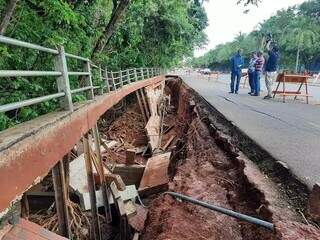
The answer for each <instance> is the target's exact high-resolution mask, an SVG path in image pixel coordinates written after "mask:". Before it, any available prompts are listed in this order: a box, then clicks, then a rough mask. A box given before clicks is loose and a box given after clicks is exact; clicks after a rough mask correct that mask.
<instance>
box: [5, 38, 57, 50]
mask: <svg viewBox="0 0 320 240" xmlns="http://www.w3.org/2000/svg"><path fill="white" fill-rule="evenodd" d="M0 43H5V44H9V45H13V46H18V47H24V48H31V49H35V50H38V51H42V52H47V53H53V54H58V53H59V52H58V50H56V49H51V48H46V47H42V46H40V45H36V44H32V43H27V42H23V41H20V40H17V39H13V38H9V37H5V36H2V35H0Z"/></svg>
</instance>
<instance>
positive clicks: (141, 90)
mask: <svg viewBox="0 0 320 240" xmlns="http://www.w3.org/2000/svg"><path fill="white" fill-rule="evenodd" d="M139 91H140V93H141V98H142V102H143V105H144V107H145V111H146V116H147V119H148V118H149V117H150V116H151V114H150V111H149V105H148V101H147V100H146V96H145V94H144V89H143V88H141V89H139Z"/></svg>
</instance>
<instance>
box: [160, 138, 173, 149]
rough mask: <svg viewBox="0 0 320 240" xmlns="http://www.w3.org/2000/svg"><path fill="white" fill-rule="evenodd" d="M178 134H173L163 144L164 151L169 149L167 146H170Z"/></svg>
mask: <svg viewBox="0 0 320 240" xmlns="http://www.w3.org/2000/svg"><path fill="white" fill-rule="evenodd" d="M175 137H176V136H175V135H173V136H171V137H170V138H169V139H168V141H167V142H166V143H165V144H164V145H163V147H161V148H162V149H163V150H164V151H165V150H167V148H168V147H169V146H170V144H171V142H172V141H173V139H174V138H175Z"/></svg>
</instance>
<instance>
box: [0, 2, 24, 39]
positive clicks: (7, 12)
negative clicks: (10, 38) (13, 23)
mask: <svg viewBox="0 0 320 240" xmlns="http://www.w3.org/2000/svg"><path fill="white" fill-rule="evenodd" d="M18 1H19V0H8V1H7V5H6V7H5V8H4V10H3V13H2V16H3V17H2V20H1V23H0V34H1V35H3V34H4V33H5V31H6V29H7V27H8V25H9V23H10V19H11V17H12V15H13V13H14V10H15V8H16V6H17V2H18Z"/></svg>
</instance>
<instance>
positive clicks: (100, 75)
mask: <svg viewBox="0 0 320 240" xmlns="http://www.w3.org/2000/svg"><path fill="white" fill-rule="evenodd" d="M99 79H100V84H101V86H100V88H99V93H100V94H103V89H104V84H103V79H102V69H101V65H99Z"/></svg>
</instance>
